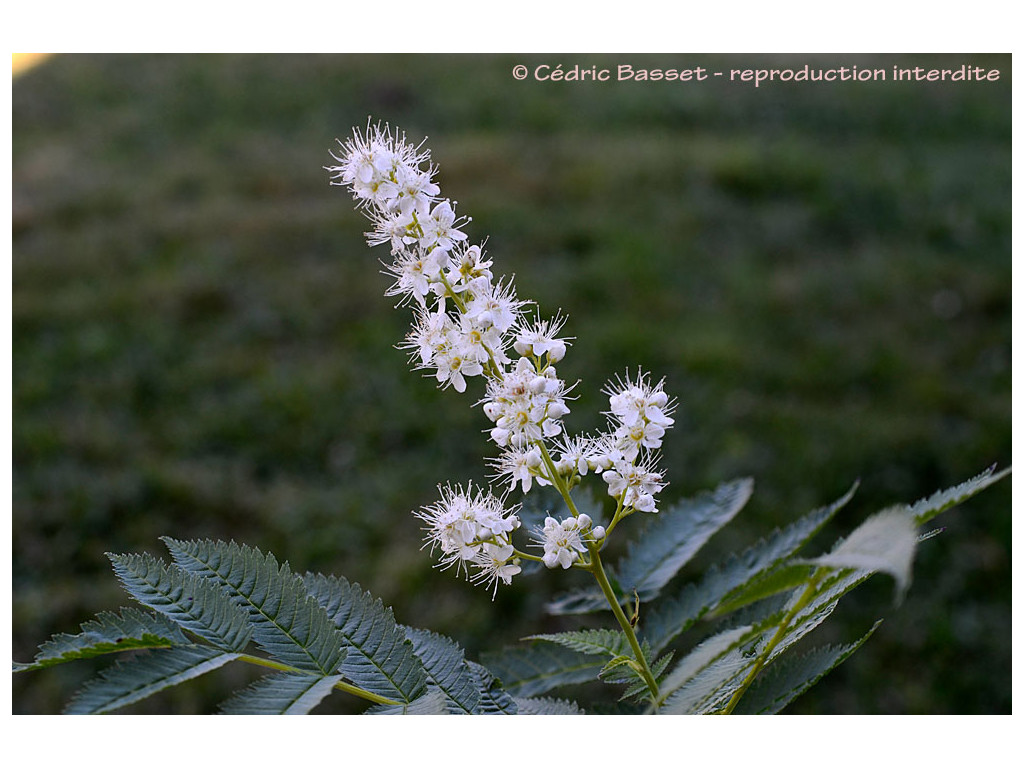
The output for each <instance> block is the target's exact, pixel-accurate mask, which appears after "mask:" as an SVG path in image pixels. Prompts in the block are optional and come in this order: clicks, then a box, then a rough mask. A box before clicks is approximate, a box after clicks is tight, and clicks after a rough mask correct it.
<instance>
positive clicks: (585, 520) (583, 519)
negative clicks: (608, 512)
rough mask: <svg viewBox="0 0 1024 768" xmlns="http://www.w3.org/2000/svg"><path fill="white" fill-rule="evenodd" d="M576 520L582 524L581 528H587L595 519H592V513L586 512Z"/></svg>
mask: <svg viewBox="0 0 1024 768" xmlns="http://www.w3.org/2000/svg"><path fill="white" fill-rule="evenodd" d="M576 522H577V523H579V524H580V528H582V529H583V530H586V529H587V528H589V527H590V525H591V523H593V522H594V521H593V520H591V519H590V515H588V514H586V513H584V514H582V515H580V516H579V517H577V518H576Z"/></svg>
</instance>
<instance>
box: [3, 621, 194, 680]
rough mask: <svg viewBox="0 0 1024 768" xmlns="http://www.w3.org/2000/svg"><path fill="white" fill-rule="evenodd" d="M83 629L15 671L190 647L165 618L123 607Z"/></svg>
mask: <svg viewBox="0 0 1024 768" xmlns="http://www.w3.org/2000/svg"><path fill="white" fill-rule="evenodd" d="M81 629H82V632H81V633H80V634H77V635H69V634H65V633H61V634H59V635H54V636H53V637H52V638H50V639H49V640H47V641H46V642H45V643H43V644H42V645H41V646H39V652H38V653H37V654H36V658H35V660H34V661H33V662H32V663H30V664H19V663H17V662H15V663H14V671H15V672H27V671H30V670H35V669H44V668H45V667H52V666H54V665H55V664H64V663H65V662H68V661H74V660H76V659H91V658H93V657H95V656H103V655H105V654H108V653H120V652H121V651H131V650H136V649H139V648H166V647H167V646H171V645H187V644H188V638H186V637H185V635H183V634H182V632H181V629H180V628H179V627H178V626H177V625H176V624H174V623H173V622H171V621H168V620H167V619H165V618H164V617H163V616H159V615H156V614H152V613H149V612H148V611H140V610H139V609H137V608H122V609H121V613H120V615H118V614H116V613H109V612H106V611H104V612H103V613H100V614H98V615H97V616H96V618H95V619H93V620H91V621H87V622H85V623H84V624H82V627H81Z"/></svg>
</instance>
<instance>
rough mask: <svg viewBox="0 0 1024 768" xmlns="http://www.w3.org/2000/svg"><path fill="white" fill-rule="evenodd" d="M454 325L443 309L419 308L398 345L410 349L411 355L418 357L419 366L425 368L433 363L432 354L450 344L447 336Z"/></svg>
mask: <svg viewBox="0 0 1024 768" xmlns="http://www.w3.org/2000/svg"><path fill="white" fill-rule="evenodd" d="M454 329H455V326H454V324H453V323H452V321H451V318H449V317H448V315H447V314H446V313H445V312H444V311H443V308H442V309H440V310H439V311H437V312H428V311H426V310H425V309H421V310H419V311H418V312H417V313H416V320H415V322H414V323H413V327H412V330H411V331H409V333H408V334H407V335H406V337H405V342H404V343H403V344H400V345H399V348H401V349H410V350H412V351H413V352H412V357H413V359H415V358H416V357H419V359H420V364H419V366H417V367H419V368H427V367H430V366H432V365H433V362H434V356H435V355H436V354H438V353H439V352H440V351H442V350H444V349H446V348H448V347H449V346H451V343H450V341H449V338H450V336H451V333H452V331H454Z"/></svg>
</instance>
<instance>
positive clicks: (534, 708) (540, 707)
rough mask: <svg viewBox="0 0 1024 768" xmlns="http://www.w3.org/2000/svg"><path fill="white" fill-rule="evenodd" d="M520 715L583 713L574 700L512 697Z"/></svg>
mask: <svg viewBox="0 0 1024 768" xmlns="http://www.w3.org/2000/svg"><path fill="white" fill-rule="evenodd" d="M513 700H514V701H515V703H516V707H517V708H518V710H519V714H520V715H585V714H586V712H584V711H583V710H582V709H580V708H579V705H578V704H577V703H576V702H575V701H565V700H564V699H551V698H538V699H531V698H518V697H516V698H514V699H513Z"/></svg>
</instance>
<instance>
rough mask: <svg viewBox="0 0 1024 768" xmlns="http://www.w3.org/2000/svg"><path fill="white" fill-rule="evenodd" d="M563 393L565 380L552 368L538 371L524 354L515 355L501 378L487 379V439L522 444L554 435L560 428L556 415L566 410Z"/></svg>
mask: <svg viewBox="0 0 1024 768" xmlns="http://www.w3.org/2000/svg"><path fill="white" fill-rule="evenodd" d="M538 379H539V380H540V381H539V382H538ZM565 396H566V388H565V383H564V382H563V381H562V380H561V379H559V378H558V377H557V375H556V373H555V370H554V368H552V367H548V368H547V369H546V370H545V372H544V373H543V374H538V373H537V369H536V368H535V367H534V366H533V364H532V363H531V362H530V361H529V360H528V359H527V358H525V357H521V358H519V360H518V362H517V363H516V365H515V368H513V369H512V370H511V371H508V372H506V373H505V375H504V378H502V379H501V380H495V379H491V380H489V381H488V383H487V396H486V398H485V399H484V413H485V414H487V417H488V418H489V419H491V421H493V422H494V429H492V430H491V439H492V440H494V442H495V443H497V444H498V445H499V446H501V447H502V448H505V447H507V446H510V445H511V446H513V447H516V448H522V447H524V446H526V445H529V444H531V443H535V442H537V441H538V440H541V439H542V438H545V437H555V436H556V435H558V434H560V433H561V431H562V425H561V422H560V419H561V418H562V416H564V415H565V414H567V413H569V408H568V406H566V404H565Z"/></svg>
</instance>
